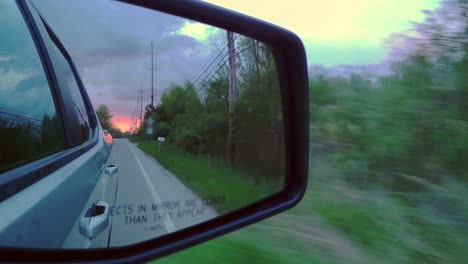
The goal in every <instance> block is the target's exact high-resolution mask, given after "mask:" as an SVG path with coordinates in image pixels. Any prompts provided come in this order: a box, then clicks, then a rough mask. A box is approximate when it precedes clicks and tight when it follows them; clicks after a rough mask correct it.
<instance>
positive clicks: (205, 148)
mask: <svg viewBox="0 0 468 264" xmlns="http://www.w3.org/2000/svg"><path fill="white" fill-rule="evenodd" d="M236 51H237V52H236V58H235V60H236V83H237V85H236V88H237V93H238V97H237V103H236V107H235V128H234V133H233V143H234V149H235V150H234V158H233V161H232V163H233V164H230V163H231V162H230V160H229V155H228V126H229V124H228V120H229V112H228V109H229V102H228V98H229V96H228V93H229V78H228V66H227V65H226V64H223V63H222V62H220V63H219V65H218V73H217V74H215V75H213V77H212V78H210V79H209V80H208V81H207V82H205V83H203V84H200V87H195V86H194V85H193V84H192V83H191V82H189V81H186V82H185V83H183V84H176V83H174V84H172V85H171V86H170V88H169V90H168V91H167V92H165V93H164V94H163V95H162V97H161V100H160V103H159V104H157V105H156V106H155V107H154V108H153V107H151V106H147V107H146V109H145V115H144V120H145V122H143V124H142V127H141V128H140V130H139V134H138V135H137V136H138V137H140V138H146V135H145V133H146V128H147V126H148V124H147V122H146V120H147V119H148V118H149V117H150V116H151V117H152V118H153V120H155V124H154V132H155V133H154V136H155V137H166V141H167V142H168V143H169V144H172V145H175V146H177V147H178V148H179V149H181V150H184V151H186V152H189V153H192V154H194V155H204V156H207V157H210V158H211V159H215V160H218V161H220V162H223V163H226V164H229V165H234V166H236V167H241V168H244V169H246V171H248V172H250V173H251V175H253V177H258V178H259V179H260V178H262V177H263V178H270V179H279V178H280V177H281V176H283V173H284V149H283V148H284V146H283V145H284V139H283V120H282V107H281V97H280V90H279V85H278V77H277V73H276V68H275V64H274V60H273V56H272V54H271V51H270V50H269V49H268V48H267V47H266V46H265V45H263V44H262V43H260V42H258V41H255V40H253V39H250V38H247V37H238V38H237V42H236Z"/></svg>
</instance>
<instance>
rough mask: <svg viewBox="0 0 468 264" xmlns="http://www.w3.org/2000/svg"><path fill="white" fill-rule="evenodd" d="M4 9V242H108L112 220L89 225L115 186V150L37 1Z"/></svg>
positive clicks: (0, 118) (0, 235)
mask: <svg viewBox="0 0 468 264" xmlns="http://www.w3.org/2000/svg"><path fill="white" fill-rule="evenodd" d="M0 13H2V14H1V16H0V17H2V18H1V19H2V20H4V21H2V23H1V24H2V27H5V28H4V29H3V30H2V31H1V34H9V36H8V37H7V36H2V37H1V38H2V44H0V49H2V50H0V73H1V74H0V84H2V87H1V91H0V92H1V96H0V97H1V99H0V107H1V108H0V109H1V110H2V111H1V112H0V129H2V135H9V136H8V137H7V138H4V139H2V141H3V143H2V147H1V153H0V173H1V174H0V198H1V202H0V215H2V217H1V218H0V245H5V246H16V247H38V246H41V247H49V248H50V247H59V248H61V247H73V248H83V247H89V246H91V245H96V246H106V242H107V240H108V238H107V236H108V234H109V230H110V224H108V222H110V220H106V221H107V222H106V225H105V226H102V227H104V228H101V229H100V230H99V233H96V232H94V233H93V234H92V236H90V235H89V232H86V231H87V230H86V229H87V228H88V227H89V224H90V223H91V222H92V221H91V218H92V217H95V216H97V213H100V212H97V211H96V210H95V209H96V205H97V204H98V203H99V202H100V201H101V203H102V201H105V200H106V199H109V200H110V199H111V197H112V196H111V193H112V192H113V188H115V186H114V184H113V183H114V182H115V181H113V178H112V176H107V175H106V174H105V173H104V172H105V168H106V163H107V159H108V157H109V154H110V148H109V147H108V146H107V144H106V143H105V142H104V139H103V137H102V129H101V127H100V125H99V122H98V119H97V117H96V114H95V112H94V111H93V108H92V105H91V103H90V101H89V98H88V97H87V95H86V91H85V90H84V87H83V84H82V82H81V80H80V78H79V76H78V73H77V71H76V68H75V67H74V65H73V62H72V60H71V57H70V55H69V54H68V53H67V51H66V50H65V48H64V47H63V45H62V44H61V43H60V41H59V40H58V38H57V37H56V36H55V34H54V33H53V31H52V29H51V28H50V27H48V25H47V23H45V21H44V20H43V19H42V18H41V17H40V14H39V13H38V12H37V10H35V8H34V7H33V6H32V5H31V4H30V3H29V2H26V1H17V2H15V1H13V0H8V1H2V2H1V4H0ZM4 40H6V41H4ZM2 67H3V69H2ZM15 78H16V79H15ZM105 205H106V208H108V206H109V205H108V204H107V203H105ZM90 213H91V214H90ZM87 214H88V215H87ZM86 216H88V218H87V219H89V221H88V222H86V221H85V222H84V224H81V225H80V220H81V222H83V217H86ZM89 216H92V217H89ZM31 219H32V220H31ZM44 238H47V239H44Z"/></svg>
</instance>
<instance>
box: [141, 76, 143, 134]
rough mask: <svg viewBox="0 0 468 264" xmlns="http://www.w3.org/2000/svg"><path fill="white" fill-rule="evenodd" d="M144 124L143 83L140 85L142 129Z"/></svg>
mask: <svg viewBox="0 0 468 264" xmlns="http://www.w3.org/2000/svg"><path fill="white" fill-rule="evenodd" d="M142 125H143V84H142V85H141V87H140V129H141V127H142Z"/></svg>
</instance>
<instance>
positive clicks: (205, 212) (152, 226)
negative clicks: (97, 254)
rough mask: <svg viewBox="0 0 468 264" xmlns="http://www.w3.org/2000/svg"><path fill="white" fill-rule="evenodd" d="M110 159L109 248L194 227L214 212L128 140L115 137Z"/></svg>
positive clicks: (213, 215)
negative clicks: (112, 171) (112, 179)
mask: <svg viewBox="0 0 468 264" xmlns="http://www.w3.org/2000/svg"><path fill="white" fill-rule="evenodd" d="M109 162H111V163H114V164H116V165H117V166H118V173H117V174H115V175H114V176H112V177H117V178H116V184H114V186H115V188H114V189H115V190H116V191H114V194H115V195H114V201H108V203H109V204H113V206H111V210H110V214H111V216H112V221H111V224H110V228H111V232H110V235H109V237H108V238H107V239H108V244H109V246H110V247H116V246H124V245H129V244H133V243H137V242H142V241H144V240H147V239H151V238H155V237H158V236H161V235H164V234H167V233H171V232H174V231H177V230H179V229H183V228H186V227H189V226H193V225H195V224H198V223H200V222H204V221H206V220H208V219H212V218H214V217H216V216H217V213H216V211H215V210H214V209H213V208H211V207H209V206H206V205H204V203H205V202H206V200H202V199H200V198H199V196H197V195H196V194H195V193H193V192H192V191H191V190H190V189H189V188H187V187H186V186H185V185H184V184H182V183H181V182H180V181H179V180H178V179H177V178H176V177H175V176H174V175H172V174H171V173H170V172H169V171H167V170H166V169H164V168H163V167H162V166H161V165H160V164H159V163H158V162H157V160H156V159H154V158H153V157H151V156H149V155H148V154H146V153H144V152H143V151H142V150H140V149H139V148H138V147H137V145H136V144H133V143H131V142H130V141H128V140H127V139H115V140H114V146H113V148H112V152H111V155H110V157H109Z"/></svg>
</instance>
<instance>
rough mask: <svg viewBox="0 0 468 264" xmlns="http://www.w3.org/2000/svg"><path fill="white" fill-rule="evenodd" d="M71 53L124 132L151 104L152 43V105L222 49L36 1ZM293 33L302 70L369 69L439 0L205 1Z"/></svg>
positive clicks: (184, 31) (201, 37)
mask: <svg viewBox="0 0 468 264" xmlns="http://www.w3.org/2000/svg"><path fill="white" fill-rule="evenodd" d="M34 2H35V3H36V5H37V6H38V8H39V9H40V10H41V12H42V14H43V15H44V17H45V18H46V20H47V21H48V22H49V24H50V25H51V26H52V28H53V29H54V30H55V31H56V33H57V35H58V36H59V38H61V39H62V42H63V43H64V44H65V47H66V48H67V50H68V51H69V52H70V54H71V56H72V58H73V59H74V61H75V64H76V65H77V67H78V71H79V72H80V75H81V77H82V79H83V82H84V83H85V85H86V89H87V91H88V94H89V95H90V97H91V101H92V102H93V104H94V105H95V106H97V105H99V104H106V105H107V106H108V107H109V108H110V110H111V111H112V112H113V114H114V120H113V121H114V124H116V125H117V126H118V127H119V128H121V129H122V130H128V129H129V126H130V120H131V115H132V111H134V110H135V108H136V103H137V101H138V98H139V92H138V89H140V88H141V87H142V88H143V89H144V90H145V91H144V97H145V102H144V104H145V105H146V104H148V103H149V99H148V98H149V95H150V92H149V90H148V89H149V88H150V81H151V72H150V71H149V70H148V67H149V66H150V65H151V59H150V55H148V53H149V52H150V51H151V48H150V41H151V40H152V41H153V42H154V51H155V52H156V55H155V59H154V63H155V67H156V71H155V72H154V79H155V81H154V85H155V98H156V101H157V100H158V99H159V97H160V96H161V94H162V93H163V92H164V91H165V90H166V89H168V87H169V85H170V84H171V83H174V82H175V83H182V82H183V81H184V80H193V79H194V78H196V76H198V75H199V74H200V72H201V71H202V70H203V69H204V67H205V66H206V65H207V63H209V62H210V61H211V60H212V59H213V57H214V56H215V55H216V54H217V53H218V52H219V50H220V49H222V46H221V45H222V43H223V41H224V39H223V37H224V35H223V34H222V31H221V30H217V29H215V28H213V27H210V26H206V25H203V24H200V23H193V22H189V21H187V20H184V19H181V18H178V17H174V16H170V15H166V14H162V13H158V12H154V11H151V10H145V9H142V8H139V7H132V6H128V5H126V4H122V3H116V2H111V1H93V0H82V1H57V0H40V1H38V0H35V1H34ZM208 2H210V3H213V4H216V5H220V6H223V7H227V8H229V9H232V10H236V11H238V12H241V13H245V14H248V15H251V16H254V17H257V18H260V19H262V20H266V21H268V22H271V23H273V24H276V25H279V26H282V27H284V28H286V29H289V30H291V31H293V32H295V33H296V34H297V35H298V36H299V37H300V38H301V39H302V41H303V42H304V45H305V48H306V53H307V60H308V64H309V65H310V66H311V67H312V65H321V66H324V67H343V65H360V66H363V67H365V66H367V67H372V65H376V64H379V63H381V62H382V61H385V60H387V59H388V55H389V52H390V48H389V47H388V45H386V44H385V43H386V40H387V39H388V38H390V37H391V36H392V35H394V34H396V33H400V32H407V31H410V30H411V28H412V24H411V22H422V21H423V20H424V18H425V16H424V13H423V12H422V11H423V10H434V9H435V8H437V6H438V1H437V0H411V1H409V0H354V1H349V0H327V1H323V0H288V1H271V0H255V1H251V0H237V1H232V0H209V1H208Z"/></svg>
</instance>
